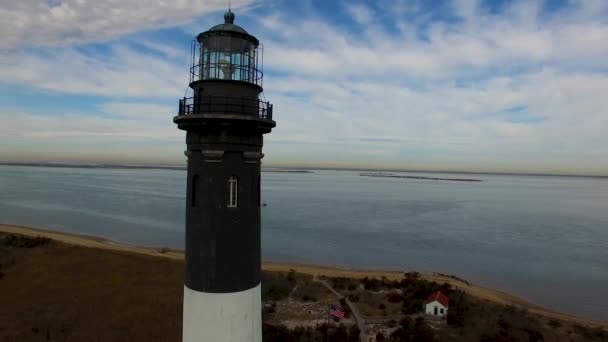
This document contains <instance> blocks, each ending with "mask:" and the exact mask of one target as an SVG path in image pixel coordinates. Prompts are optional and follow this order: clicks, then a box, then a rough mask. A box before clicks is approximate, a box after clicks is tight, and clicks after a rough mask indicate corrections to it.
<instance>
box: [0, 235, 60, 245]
mask: <svg viewBox="0 0 608 342" xmlns="http://www.w3.org/2000/svg"><path fill="white" fill-rule="evenodd" d="M49 242H51V239H49V238H47V237H43V236H36V237H29V236H24V235H13V234H9V235H5V236H2V237H0V244H2V245H4V246H6V247H17V248H34V247H38V246H42V245H46V244H47V243H49Z"/></svg>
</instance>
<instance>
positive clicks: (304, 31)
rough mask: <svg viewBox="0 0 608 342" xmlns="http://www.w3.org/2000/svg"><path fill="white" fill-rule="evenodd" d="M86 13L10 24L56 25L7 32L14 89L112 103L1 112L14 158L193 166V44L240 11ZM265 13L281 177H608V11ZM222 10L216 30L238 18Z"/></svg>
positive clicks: (291, 6) (571, 6)
mask: <svg viewBox="0 0 608 342" xmlns="http://www.w3.org/2000/svg"><path fill="white" fill-rule="evenodd" d="M78 3H79V2H78V1H73V2H72V1H55V2H54V3H53V4H52V5H50V7H49V5H46V4H44V5H38V6H37V7H29V8H28V7H27V6H25V5H20V4H18V3H16V4H9V5H2V6H1V7H0V8H1V9H0V19H2V18H3V16H4V18H7V16H8V15H9V14H10V15H11V16H12V17H14V15H16V16H17V17H19V16H21V18H23V17H25V16H32V17H34V16H36V15H42V17H43V19H42V20H41V21H39V23H33V21H32V20H33V19H32V20H30V19H29V18H28V19H24V20H21V22H22V23H21V24H18V23H16V22H15V21H14V20H13V19H11V20H13V21H11V23H12V24H7V22H8V21H6V20H2V21H1V22H2V23H4V25H5V26H6V27H1V28H2V29H3V32H7V39H6V40H4V43H3V44H4V46H5V53H3V54H2V55H1V56H0V79H1V80H2V81H1V82H0V84H3V85H4V86H10V85H13V86H19V87H31V90H30V91H31V92H32V94H30V95H27V94H26V95H24V96H30V97H31V98H34V97H35V92H36V91H46V92H53V93H56V94H64V95H63V96H64V99H65V101H69V100H70V99H72V98H73V96H81V95H83V94H87V95H88V96H94V97H96V98H97V99H98V102H99V103H100V105H98V106H95V107H94V108H95V111H94V112H90V111H88V112H86V113H74V111H73V110H70V111H69V112H70V113H72V114H70V115H69V116H68V117H66V116H65V115H64V116H57V115H43V116H41V115H40V113H36V112H35V111H34V110H33V109H30V110H28V108H27V107H25V108H19V110H18V111H15V108H14V107H10V106H8V105H7V106H4V108H2V102H0V118H1V119H3V120H4V121H3V126H2V127H3V128H0V134H2V136H4V138H2V139H3V141H2V142H3V144H4V147H2V148H0V159H2V158H6V156H8V155H9V154H8V153H9V152H10V151H12V150H15V149H17V147H15V146H17V145H19V144H21V145H19V146H21V147H20V148H21V149H22V150H23V149H24V148H25V147H23V146H29V145H28V143H27V141H28V140H27V139H35V140H36V141H44V142H45V144H47V146H53V144H64V142H66V141H70V142H76V141H85V140H86V139H87V137H88V138H90V139H92V140H94V141H98V142H100V143H103V141H110V140H111V141H112V144H108V146H113V147H115V146H116V145H117V144H119V142H122V144H124V146H125V149H124V150H125V151H127V150H131V151H132V153H133V154H134V155H135V154H137V153H135V152H133V151H135V146H137V148H140V149H141V151H140V152H138V153H140V154H141V153H143V154H147V155H148V156H149V158H150V160H153V159H154V157H153V155H155V156H156V157H155V158H157V159H156V160H158V161H165V162H169V161H171V162H177V161H180V160H182V159H183V158H181V153H179V151H180V150H181V149H183V141H182V140H181V139H180V137H183V133H181V132H180V131H178V130H177V129H176V128H175V127H174V126H173V125H172V123H171V116H172V115H173V113H174V110H175V108H174V106H175V103H176V101H177V99H178V98H179V97H181V96H183V94H184V90H185V89H186V86H187V73H188V61H189V50H188V44H189V39H190V38H191V37H188V35H184V32H185V31H187V32H189V31H191V30H193V27H192V25H193V24H192V23H193V22H196V23H199V22H201V21H202V19H201V18H205V19H208V17H206V16H205V15H206V13H208V12H210V11H216V10H218V9H220V8H223V7H225V3H224V2H223V1H200V2H198V1H194V0H182V1H178V2H177V3H176V4H175V5H171V6H168V5H164V3H165V2H162V3H161V2H159V4H154V3H150V4H148V5H149V6H146V8H143V9H142V10H141V12H138V13H134V12H137V11H136V10H135V9H134V8H135V7H134V6H138V5H136V4H135V2H132V1H121V2H120V3H113V2H106V3H103V4H101V3H100V4H97V5H95V6H92V7H91V8H90V9H84V7H81V6H80V5H78ZM260 3H261V2H259V1H256V2H250V1H242V2H239V3H237V4H238V5H241V6H248V10H247V11H245V12H238V13H237V15H238V18H237V22H238V23H241V24H243V23H246V24H248V25H244V24H243V25H244V26H246V28H247V29H248V30H249V31H250V32H252V33H253V34H255V35H256V36H257V37H258V38H259V39H260V40H261V41H262V43H264V47H265V49H264V52H265V56H264V59H265V72H266V80H265V84H264V85H265V90H266V96H267V98H268V99H269V100H270V101H271V102H273V103H274V104H275V110H276V113H275V117H276V119H277V121H278V126H277V128H276V129H275V131H273V133H272V134H271V135H269V136H268V137H267V144H266V145H265V149H266V150H267V152H268V153H267V158H266V159H265V162H267V163H269V164H277V165H278V164H281V165H284V164H292V165H294V164H296V165H313V164H315V163H317V164H324V165H345V166H357V165H359V166H365V165H369V164H370V163H373V165H376V166H392V167H399V166H400V167H412V168H449V169H484V170H491V169H495V170H498V169H500V170H507V171H517V170H520V171H527V170H540V171H560V170H561V171H564V170H565V171H564V172H566V171H567V172H594V173H608V149H607V148H606V146H608V136H607V135H606V134H605V131H606V130H607V129H608V113H607V112H606V108H608V98H607V97H606V96H605V94H606V93H608V69H606V66H605V56H608V2H605V1H569V2H566V3H565V4H561V5H559V6H557V5H555V4H553V3H551V4H550V3H549V2H546V1H509V2H492V1H472V0H453V1H445V2H433V3H434V4H435V5H433V6H430V5H429V2H426V1H405V0H400V1H385V0H382V1H373V2H372V1H370V2H364V1H344V2H335V3H333V2H332V3H331V4H329V5H328V4H326V3H324V2H321V1H318V2H316V1H312V2H306V3H292V2H276V1H269V2H266V3H267V4H268V5H266V6H252V4H253V5H255V4H260ZM233 5H234V4H233ZM549 5H551V6H549ZM327 6H329V8H328V7H327ZM51 7H52V8H51ZM139 7H142V6H139ZM169 7H171V8H169ZM192 8H196V10H192ZM187 9H189V10H190V11H188V10H187ZM55 12H57V13H55ZM41 13H42V14H41ZM107 13H115V15H113V16H108V15H107ZM216 13H217V14H216V16H217V18H216V17H215V16H214V18H213V19H212V21H211V22H207V21H205V24H204V25H203V27H199V29H200V30H204V29H206V28H207V27H208V26H211V25H212V24H215V23H216V21H219V20H221V16H220V15H219V13H220V12H217V11H216ZM241 13H242V14H241ZM12 17H11V18H12ZM127 18H128V19H127ZM75 24H78V25H80V26H81V28H80V30H75V29H72V28H70V27H76V26H78V25H75ZM1 25H3V24H0V26H1ZM201 25H202V24H201ZM9 26H10V27H9ZM159 27H166V28H170V27H175V28H177V29H176V30H172V29H165V30H164V31H162V32H161V31H158V28H159ZM41 31H45V32H41ZM193 34H194V33H193ZM26 36H31V37H32V38H31V39H30V40H29V41H28V42H27V43H26V44H24V43H23V42H22V41H23V39H24V37H26ZM161 36H162V37H161ZM177 41H180V43H177ZM92 42H103V43H95V44H93V43H92ZM0 100H1V98H0ZM55 112H57V110H55ZM66 115H67V114H66ZM66 118H69V120H66ZM79 127H86V128H80V129H79ZM15 132H19V134H17V135H15ZM9 133H11V134H12V135H10V136H9V135H8V134H9ZM16 137H18V138H16ZM79 139H80V140H79ZM146 141H150V142H152V144H155V143H156V144H161V143H162V144H165V145H163V146H165V147H164V148H163V149H161V150H164V151H167V154H166V155H165V154H159V153H158V152H156V151H158V146H156V147H155V149H154V151H155V152H152V149H151V148H150V147H147V146H146V144H145V143H144V142H146ZM7 146H9V147H7ZM10 146H12V147H10ZM61 146H64V147H65V145H61ZM127 146H129V147H127ZM85 148H86V149H92V150H95V151H97V153H102V154H103V153H107V154H104V155H106V156H110V155H111V151H105V152H104V151H103V149H102V148H100V147H95V148H93V147H91V146H90V145H86V144H85V145H82V146H81V150H84V149H85ZM70 151H71V152H70V153H71V154H70V155H71V156H74V155H77V154H78V153H77V151H78V149H75V148H71V150H70ZM138 151H139V150H138ZM168 151H171V153H175V151H178V152H177V154H176V155H172V154H171V155H170V154H169V152H168ZM124 153H126V152H124ZM124 153H123V154H121V157H120V158H126V156H127V154H124ZM3 156H4V157H3Z"/></svg>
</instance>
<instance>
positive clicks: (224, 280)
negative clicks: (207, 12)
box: [173, 10, 276, 342]
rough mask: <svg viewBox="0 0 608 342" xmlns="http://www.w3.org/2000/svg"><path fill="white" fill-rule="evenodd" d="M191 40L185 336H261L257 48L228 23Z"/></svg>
mask: <svg viewBox="0 0 608 342" xmlns="http://www.w3.org/2000/svg"><path fill="white" fill-rule="evenodd" d="M234 19H235V16H234V13H232V11H230V10H228V12H226V13H225V14H224V23H223V24H219V25H216V26H213V27H211V28H210V29H209V30H207V31H205V32H202V33H201V34H199V35H198V36H197V37H196V40H193V42H192V49H191V60H192V63H191V69H190V88H192V97H189V98H183V99H181V100H180V101H179V110H178V115H177V116H175V117H174V118H173V122H174V123H175V124H177V127H178V128H179V129H181V130H184V131H186V144H187V150H186V151H185V154H186V157H187V159H188V173H187V177H188V179H187V195H186V248H185V257H186V271H185V279H184V309H183V310H184V311H183V341H187V342H192V341H214V342H222V341H248V342H249V341H262V322H261V288H260V272H261V255H260V254H261V253H260V242H261V239H260V220H261V218H260V166H261V160H262V157H263V156H264V155H263V154H262V145H263V135H264V134H266V133H270V131H271V130H272V128H274V127H275V125H276V124H275V122H274V121H273V116H272V115H273V110H272V109H273V108H272V105H271V104H270V103H268V102H266V101H262V99H261V96H262V91H263V88H262V79H263V72H262V62H261V61H262V49H261V46H260V43H259V41H258V40H257V39H256V38H255V37H254V36H252V35H250V34H249V33H248V32H247V31H245V30H244V29H243V28H242V27H240V26H237V25H235V24H234Z"/></svg>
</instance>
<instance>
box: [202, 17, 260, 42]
mask: <svg viewBox="0 0 608 342" xmlns="http://www.w3.org/2000/svg"><path fill="white" fill-rule="evenodd" d="M222 35H233V36H240V37H242V38H245V39H247V40H249V41H251V42H252V43H253V44H255V45H256V46H258V44H259V41H258V40H257V38H255V37H254V36H252V35H250V34H249V33H248V32H247V31H246V30H245V29H244V28H242V27H240V26H238V25H235V24H234V13H232V11H231V10H228V11H227V12H226V13H224V23H223V24H219V25H215V26H213V27H211V28H210V29H209V30H207V31H205V32H203V33H201V34H199V35H198V37H197V39H198V41H199V42H200V41H201V39H203V38H205V37H210V36H222Z"/></svg>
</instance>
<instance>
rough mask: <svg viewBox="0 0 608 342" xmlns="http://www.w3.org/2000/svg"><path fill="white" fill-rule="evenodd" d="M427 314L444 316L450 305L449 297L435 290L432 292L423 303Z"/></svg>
mask: <svg viewBox="0 0 608 342" xmlns="http://www.w3.org/2000/svg"><path fill="white" fill-rule="evenodd" d="M425 307H426V309H425V312H426V314H427V315H431V316H440V317H445V315H447V314H448V308H449V307H450V298H448V296H446V295H444V294H443V293H441V292H439V291H437V292H434V293H432V294H431V295H430V296H429V298H428V299H427V300H426V303H425Z"/></svg>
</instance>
